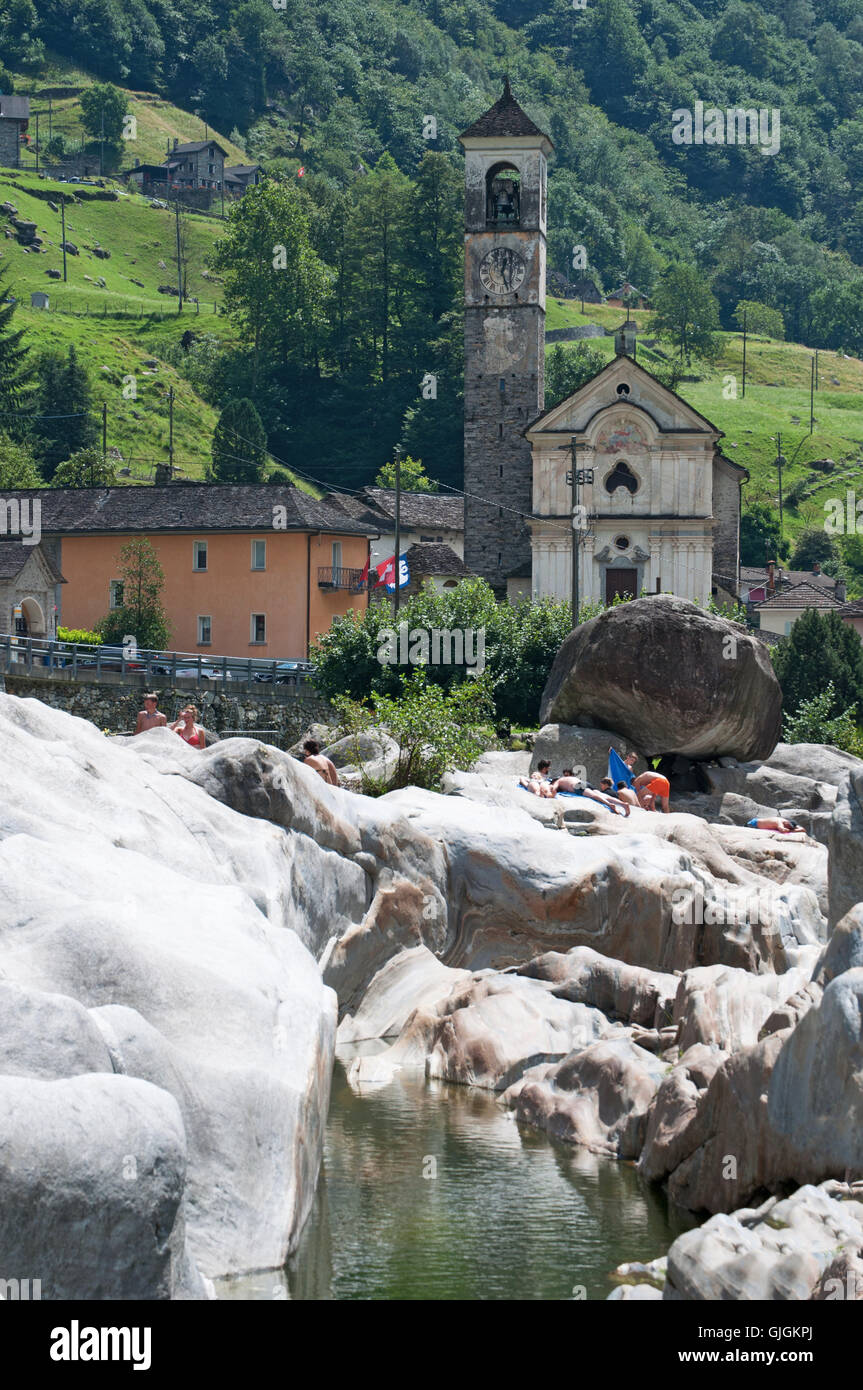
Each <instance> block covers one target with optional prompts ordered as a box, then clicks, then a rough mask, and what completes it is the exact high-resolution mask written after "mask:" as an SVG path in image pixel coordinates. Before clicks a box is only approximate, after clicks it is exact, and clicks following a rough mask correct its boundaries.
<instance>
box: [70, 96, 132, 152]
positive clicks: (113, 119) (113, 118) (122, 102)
mask: <svg viewBox="0 0 863 1390" xmlns="http://www.w3.org/2000/svg"><path fill="white" fill-rule="evenodd" d="M128 109H129V103H128V101H127V99H126V94H125V92H121V91H119V90H118V88H117V87H114V86H113V85H112V84H111V83H110V82H96V83H94V85H93V86H92V87H85V88H84V90H83V92H82V93H81V121H82V124H83V126H84V129H85V130H86V132H87V134H88V135H92V136H93V138H94V139H95V140H101V139H102V138H103V137H104V139H105V141H106V143H107V144H109V145H119V144H120V143H121V142H122V139H123V121H124V119H125V116H126V112H127V111H128Z"/></svg>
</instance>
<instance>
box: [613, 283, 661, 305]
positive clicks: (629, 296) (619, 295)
mask: <svg viewBox="0 0 863 1390" xmlns="http://www.w3.org/2000/svg"><path fill="white" fill-rule="evenodd" d="M605 302H606V304H611V305H612V306H613V307H615V308H621V309H649V308H650V297H649V295H646V294H644V293H643V292H642V291H641V290H638V289H636V287H635V285H631V284H630V283H629V281H628V280H624V282H623V284H622V285H621V286H620V289H617V290H614V292H613V293H612V294H610V295H609V296H608V298H607V299H606V301H605Z"/></svg>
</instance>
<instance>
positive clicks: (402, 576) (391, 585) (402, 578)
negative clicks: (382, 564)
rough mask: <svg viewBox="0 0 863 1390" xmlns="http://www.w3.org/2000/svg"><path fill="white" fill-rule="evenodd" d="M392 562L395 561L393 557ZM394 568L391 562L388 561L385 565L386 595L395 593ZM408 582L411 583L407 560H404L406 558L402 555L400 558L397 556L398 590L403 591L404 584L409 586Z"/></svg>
mask: <svg viewBox="0 0 863 1390" xmlns="http://www.w3.org/2000/svg"><path fill="white" fill-rule="evenodd" d="M392 560H395V556H394V555H393V556H392ZM395 568H396V567H395V565H394V564H393V563H392V562H391V561H389V562H388V564H387V570H386V586H387V593H388V594H394V593H395V591H396V586H395V582H394V581H395ZM410 582H411V572H410V570H409V569H408V562H407V558H406V556H404V555H400V556H399V588H400V589H403V588H404V587H405V585H406V584H410Z"/></svg>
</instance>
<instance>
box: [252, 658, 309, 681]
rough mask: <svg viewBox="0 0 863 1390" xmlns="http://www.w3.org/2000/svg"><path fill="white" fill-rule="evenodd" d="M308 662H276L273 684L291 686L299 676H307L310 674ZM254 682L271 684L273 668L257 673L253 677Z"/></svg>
mask: <svg viewBox="0 0 863 1390" xmlns="http://www.w3.org/2000/svg"><path fill="white" fill-rule="evenodd" d="M312 669H313V668H312V663H311V662H310V661H278V662H276V670H275V683H276V685H291V684H293V682H294V681H296V680H298V679H299V678H300V676H308V675H310V674H311V672H312ZM255 680H256V681H261V682H267V683H269V684H270V685H272V683H273V668H272V667H270V669H269V671H258V672H257V673H256V675H255Z"/></svg>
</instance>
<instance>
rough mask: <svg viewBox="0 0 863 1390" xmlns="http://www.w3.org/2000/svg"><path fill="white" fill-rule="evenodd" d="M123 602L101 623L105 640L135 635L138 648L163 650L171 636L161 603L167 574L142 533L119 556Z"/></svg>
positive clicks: (118, 642) (121, 639)
mask: <svg viewBox="0 0 863 1390" xmlns="http://www.w3.org/2000/svg"><path fill="white" fill-rule="evenodd" d="M117 564H118V572H119V578H120V582H121V584H122V586H123V602H122V604H121V605H120V607H119V608H113V609H112V610H111V612H110V613H106V614H105V617H104V618H103V619H102V620H101V622H100V623H99V624H98V628H99V632H100V633H101V635H102V641H103V642H107V643H111V644H118V645H119V644H120V643H122V642H123V641H124V640H125V638H126V637H134V639H135V641H136V643H137V645H138V647H139V648H144V649H149V650H153V651H162V650H163V649H164V648H165V647H166V646H167V645H168V640H169V638H170V636H171V629H170V624H169V623H168V617H167V614H166V612H165V609H164V607H163V604H162V590H163V589H164V587H165V575H164V571H163V570H162V566H161V565H160V564H159V557H158V555H157V553H156V551H155V550H154V549H153V546H152V545H151V544H150V542H149V541H148V540H145V539H144V537H143V536H141V537H136V539H135V540H132V541H129V542H128V544H126V545H124V546H123V548H122V550H121V551H120V554H119V557H118V561H117Z"/></svg>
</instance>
